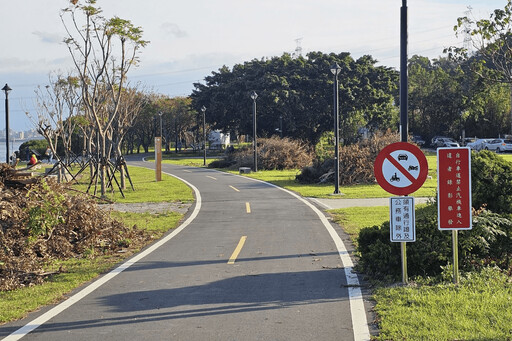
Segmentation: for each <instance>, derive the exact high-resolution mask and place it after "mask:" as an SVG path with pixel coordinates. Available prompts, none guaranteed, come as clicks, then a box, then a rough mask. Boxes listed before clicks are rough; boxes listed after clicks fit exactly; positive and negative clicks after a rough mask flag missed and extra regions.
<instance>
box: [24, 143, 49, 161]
mask: <svg viewBox="0 0 512 341" xmlns="http://www.w3.org/2000/svg"><path fill="white" fill-rule="evenodd" d="M47 146H48V143H47V142H46V140H29V141H26V142H23V143H22V144H21V146H20V148H19V151H20V159H21V160H28V159H27V155H28V158H30V155H29V153H32V152H35V153H36V155H37V156H38V157H39V156H40V155H44V152H45V151H46V147H47Z"/></svg>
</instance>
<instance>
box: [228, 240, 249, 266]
mask: <svg viewBox="0 0 512 341" xmlns="http://www.w3.org/2000/svg"><path fill="white" fill-rule="evenodd" d="M246 239H247V236H242V238H240V241H239V242H238V245H237V246H236V249H235V251H233V254H232V255H231V257H229V260H228V264H235V260H236V258H237V257H238V255H239V254H240V251H242V248H243V247H244V244H245V240H246Z"/></svg>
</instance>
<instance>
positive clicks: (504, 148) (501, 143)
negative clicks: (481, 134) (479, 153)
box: [484, 139, 512, 153]
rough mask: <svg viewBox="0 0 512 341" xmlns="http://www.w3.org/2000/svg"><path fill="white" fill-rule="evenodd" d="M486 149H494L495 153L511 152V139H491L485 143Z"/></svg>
mask: <svg viewBox="0 0 512 341" xmlns="http://www.w3.org/2000/svg"><path fill="white" fill-rule="evenodd" d="M484 148H485V149H486V150H494V151H495V152H497V153H504V152H512V140H508V139H493V140H490V141H489V142H487V143H486V144H485V147H484Z"/></svg>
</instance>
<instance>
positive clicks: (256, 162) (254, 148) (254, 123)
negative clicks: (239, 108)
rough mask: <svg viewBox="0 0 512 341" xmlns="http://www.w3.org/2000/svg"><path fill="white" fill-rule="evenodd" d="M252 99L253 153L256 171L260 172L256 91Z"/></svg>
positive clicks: (252, 93) (252, 94)
mask: <svg viewBox="0 0 512 341" xmlns="http://www.w3.org/2000/svg"><path fill="white" fill-rule="evenodd" d="M251 98H252V136H253V148H252V149H253V153H254V171H255V172H257V171H258V143H257V138H256V98H258V94H257V93H256V91H253V92H251Z"/></svg>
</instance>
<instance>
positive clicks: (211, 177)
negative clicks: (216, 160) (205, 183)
mask: <svg viewBox="0 0 512 341" xmlns="http://www.w3.org/2000/svg"><path fill="white" fill-rule="evenodd" d="M206 177H207V178H210V179H213V180H217V178H214V177H213V176H209V175H207V176H206Z"/></svg>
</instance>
